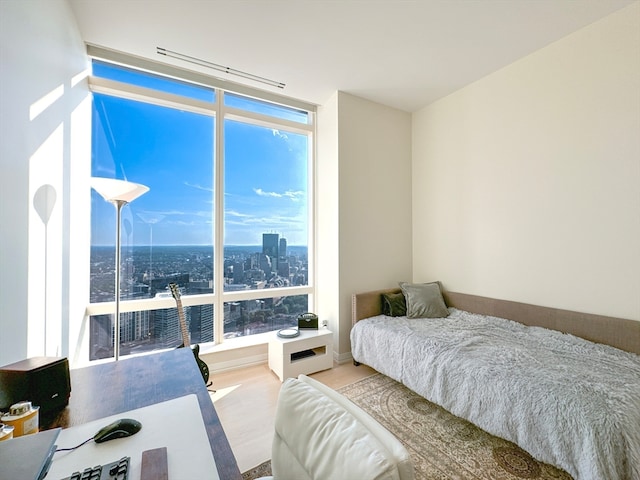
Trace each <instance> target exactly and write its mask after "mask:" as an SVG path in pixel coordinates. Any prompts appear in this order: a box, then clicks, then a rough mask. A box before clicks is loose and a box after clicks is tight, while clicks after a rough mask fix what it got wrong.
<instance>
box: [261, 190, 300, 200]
mask: <svg viewBox="0 0 640 480" xmlns="http://www.w3.org/2000/svg"><path fill="white" fill-rule="evenodd" d="M253 191H254V192H255V193H256V195H258V196H260V197H273V198H282V197H286V198H289V199H291V200H292V201H294V202H297V201H299V200H300V198H302V197H304V192H303V191H302V190H296V191H294V190H287V191H286V192H284V193H278V192H265V191H264V190H262V189H261V188H254V189H253Z"/></svg>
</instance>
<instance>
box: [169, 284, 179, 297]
mask: <svg viewBox="0 0 640 480" xmlns="http://www.w3.org/2000/svg"><path fill="white" fill-rule="evenodd" d="M169 290H171V295H173V298H174V299H175V300H179V299H180V289H179V288H178V284H177V283H174V282H171V283H170V284H169Z"/></svg>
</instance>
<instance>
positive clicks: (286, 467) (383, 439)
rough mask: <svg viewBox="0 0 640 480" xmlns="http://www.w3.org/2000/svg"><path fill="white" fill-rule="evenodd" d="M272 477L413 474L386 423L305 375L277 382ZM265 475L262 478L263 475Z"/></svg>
mask: <svg viewBox="0 0 640 480" xmlns="http://www.w3.org/2000/svg"><path fill="white" fill-rule="evenodd" d="M271 470H272V473H273V477H266V478H271V479H273V480H328V479H331V480H354V479H359V480H382V479H393V480H413V478H414V476H413V465H412V463H411V459H410V457H409V453H408V452H407V450H406V449H405V448H404V446H403V445H402V444H401V443H400V441H399V440H398V439H397V438H396V437H394V436H393V435H392V434H391V433H390V432H389V431H388V430H387V429H385V428H384V427H383V426H382V425H380V424H379V423H378V422H377V421H376V420H375V419H373V418H372V417H371V416H370V415H369V414H367V413H366V412H364V411H363V410H361V409H360V408H359V407H357V406H356V405H355V404H353V403H352V402H351V401H350V400H348V399H347V398H345V397H343V396H342V395H340V394H339V393H337V392H336V391H335V390H332V389H330V388H329V387H327V386H326V385H323V384H322V383H320V382H318V381H316V380H313V379H312V378H309V377H307V376H305V375H300V376H299V377H298V378H297V379H295V378H289V379H287V380H286V381H285V382H284V384H283V385H282V389H281V390H280V396H279V397H278V405H277V408H276V418H275V434H274V438H273V447H272V456H271ZM266 478H265V480H266Z"/></svg>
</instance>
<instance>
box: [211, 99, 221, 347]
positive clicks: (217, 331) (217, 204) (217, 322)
mask: <svg viewBox="0 0 640 480" xmlns="http://www.w3.org/2000/svg"><path fill="white" fill-rule="evenodd" d="M223 97H224V92H223V91H221V90H218V91H217V94H216V100H217V103H216V121H215V137H214V152H215V159H214V178H215V189H214V196H215V198H214V209H215V210H214V215H213V216H214V219H215V221H214V234H213V235H214V237H213V238H214V247H213V248H214V288H213V291H214V294H215V298H216V300H217V301H216V302H215V307H214V321H213V328H214V335H213V339H214V343H216V344H217V343H221V342H222V339H223V338H224V300H223V292H224V228H223V227H224V116H223V115H222V113H221V110H222V109H221V105H222V104H223Z"/></svg>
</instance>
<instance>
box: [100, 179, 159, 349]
mask: <svg viewBox="0 0 640 480" xmlns="http://www.w3.org/2000/svg"><path fill="white" fill-rule="evenodd" d="M91 186H92V187H93V189H94V190H95V191H96V192H98V193H99V194H100V195H101V196H102V198H104V199H105V200H106V201H107V202H109V203H112V204H113V205H114V206H115V207H116V262H115V263H116V265H115V267H116V271H115V297H116V311H115V319H114V322H113V356H114V358H115V360H116V361H117V360H118V359H119V358H120V246H121V238H120V227H121V225H120V224H121V223H122V222H121V216H122V207H123V206H125V205H126V204H127V203H129V202H132V201H133V200H135V199H136V198H138V197H139V196H140V195H142V194H144V193H146V192H148V191H149V187H146V186H145V185H140V184H138V183H132V182H127V181H125V180H116V179H114V178H101V177H93V178H92V179H91Z"/></svg>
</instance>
